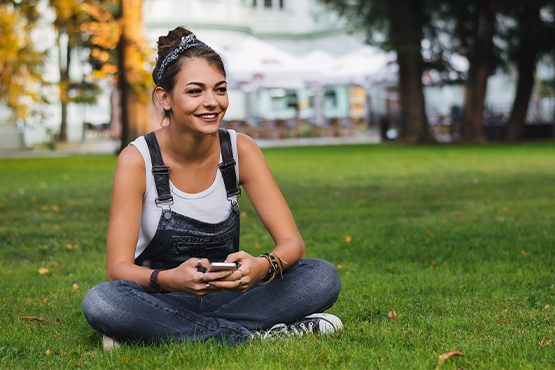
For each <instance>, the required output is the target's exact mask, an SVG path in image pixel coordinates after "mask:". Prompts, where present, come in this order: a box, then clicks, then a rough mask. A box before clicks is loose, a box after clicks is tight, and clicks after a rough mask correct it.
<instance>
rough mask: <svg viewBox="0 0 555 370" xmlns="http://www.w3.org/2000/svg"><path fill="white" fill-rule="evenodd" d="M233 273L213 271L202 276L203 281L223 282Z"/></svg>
mask: <svg viewBox="0 0 555 370" xmlns="http://www.w3.org/2000/svg"><path fill="white" fill-rule="evenodd" d="M232 273H234V271H215V272H207V273H205V274H204V280H206V281H209V280H210V281H214V280H224V279H226V278H227V277H228V276H230V275H231V274H232Z"/></svg>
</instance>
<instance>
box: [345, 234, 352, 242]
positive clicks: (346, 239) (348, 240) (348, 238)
mask: <svg viewBox="0 0 555 370" xmlns="http://www.w3.org/2000/svg"><path fill="white" fill-rule="evenodd" d="M351 240H352V239H351V236H350V235H345V241H346V242H347V243H350V242H351Z"/></svg>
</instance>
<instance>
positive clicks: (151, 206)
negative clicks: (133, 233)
mask: <svg viewBox="0 0 555 370" xmlns="http://www.w3.org/2000/svg"><path fill="white" fill-rule="evenodd" d="M228 131H229V136H230V139H231V147H232V149H233V159H234V160H235V163H236V164H235V173H236V174H239V158H238V155H237V132H235V131H233V130H228ZM130 145H133V146H134V147H136V148H137V149H138V150H139V152H141V155H142V156H143V159H144V161H145V177H146V191H145V194H144V195H143V211H142V215H141V228H140V230H139V239H138V240H137V247H136V248H135V258H137V257H138V256H139V255H140V254H141V253H142V252H143V251H144V250H145V248H146V246H147V245H148V243H150V241H151V240H152V238H153V237H154V234H155V233H156V229H157V227H158V221H159V220H160V215H161V213H162V209H161V208H160V207H158V206H156V203H155V199H156V197H157V196H158V193H157V191H156V185H155V184H154V177H153V176H152V161H151V159H150V153H149V151H148V145H147V143H146V140H145V138H144V136H141V137H139V138H137V139H135V141H133V142H132V143H131V144H130ZM221 162H222V155H221V153H220V163H221ZM170 172H171V168H170ZM170 191H171V194H172V196H173V202H174V203H173V205H172V206H171V209H172V211H174V212H177V213H180V214H182V215H184V216H187V217H190V218H193V219H196V220H199V221H202V222H206V223H218V222H222V221H224V220H225V219H227V217H228V216H229V212H230V209H231V202H230V201H229V200H228V198H227V192H226V189H225V184H224V179H223V177H222V173H221V171H220V170H219V169H218V171H217V172H216V178H215V179H214V182H213V183H212V185H210V187H208V189H206V190H203V191H201V192H200V193H195V194H191V193H185V192H183V191H181V190H179V189H178V188H176V187H175V186H174V185H173V183H172V182H171V180H170ZM232 198H233V199H235V201H237V200H238V199H237V198H238V197H237V196H234V197H232ZM164 206H165V207H167V206H166V205H164Z"/></svg>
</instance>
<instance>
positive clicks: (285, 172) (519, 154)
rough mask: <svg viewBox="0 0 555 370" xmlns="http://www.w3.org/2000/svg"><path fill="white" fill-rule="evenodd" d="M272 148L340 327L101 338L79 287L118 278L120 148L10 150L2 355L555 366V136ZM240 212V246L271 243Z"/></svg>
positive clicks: (1, 167)
mask: <svg viewBox="0 0 555 370" xmlns="http://www.w3.org/2000/svg"><path fill="white" fill-rule="evenodd" d="M264 152H265V155H266V157H267V159H268V161H269V163H270V165H271V167H272V169H273V171H274V174H275V177H276V179H277V181H278V183H279V185H280V187H281V189H282V191H283V193H284V195H285V197H286V199H287V200H288V202H289V205H290V207H291V209H292V211H293V214H294V215H295V218H296V220H297V223H298V226H299V228H300V230H301V233H302V235H303V237H304V239H305V242H306V245H307V256H309V257H321V258H325V259H327V260H329V261H330V262H332V263H333V264H334V265H335V266H337V267H338V269H339V273H340V275H341V279H342V292H341V295H340V297H339V301H338V303H337V304H336V305H335V306H334V307H332V308H331V309H330V311H329V312H330V313H333V314H336V315H338V316H339V317H341V319H342V320H343V323H344V325H345V330H344V331H343V332H340V333H338V334H333V335H330V336H321V337H305V338H289V339H283V340H277V341H266V342H263V341H256V342H253V343H249V344H246V345H243V346H239V347H234V348H228V347H224V346H222V345H220V344H218V343H216V342H213V341H209V342H205V343H171V344H161V345H152V346H147V345H140V344H138V345H124V346H123V347H122V348H121V349H120V350H118V351H111V352H104V351H103V350H102V346H101V336H100V335H99V334H98V333H96V332H94V331H93V330H92V329H90V328H89V326H88V324H87V323H86V321H85V319H84V318H83V315H82V313H81V302H82V299H83V296H84V295H85V293H86V292H87V290H88V289H89V288H91V287H92V286H93V285H95V284H97V283H99V282H101V281H104V280H105V266H104V240H105V234H106V226H107V221H108V212H109V201H110V191H111V181H112V175H113V169H114V165H115V161H116V158H115V157H114V156H108V155H95V156H74V157H61V158H41V159H4V160H0V178H1V181H0V241H1V248H0V282H1V284H0V304H1V312H0V322H1V324H2V325H1V327H0V367H2V368H26V369H31V368H42V369H46V368H48V369H50V368H87V369H100V368H118V369H136V368H145V369H152V368H158V369H165V368H168V369H288V368H291V369H298V368H330V369H336V368H357V369H368V368H377V369H434V368H436V367H437V366H438V360H439V357H440V356H441V355H442V354H445V353H447V352H450V351H460V352H462V353H463V354H464V357H463V356H453V357H450V358H448V359H446V360H445V361H443V363H442V364H441V366H440V368H441V369H460V368H464V369H540V368H543V369H555V144H554V143H537V144H524V145H514V146H513V145H488V146H435V147H403V146H389V145H353V146H328V147H301V148H275V149H267V150H265V151H264ZM241 211H242V216H243V218H242V226H241V228H242V236H241V243H242V248H243V249H245V250H246V251H248V252H250V253H252V254H260V253H261V252H263V251H268V250H270V249H271V239H270V237H269V236H268V235H267V234H266V233H265V231H264V229H263V227H262V225H261V223H260V222H259V221H258V219H257V218H256V215H255V213H254V211H253V209H252V207H251V205H250V203H249V201H248V198H247V197H246V196H243V197H242V199H241ZM307 289H310V287H307ZM392 311H395V313H396V320H395V318H394V317H393V318H390V314H389V313H390V312H392ZM25 317H30V318H34V320H33V321H26V320H24V319H23V318H25ZM37 319H41V320H40V321H38V320H37Z"/></svg>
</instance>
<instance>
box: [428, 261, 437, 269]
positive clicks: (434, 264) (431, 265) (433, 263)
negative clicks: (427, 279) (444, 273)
mask: <svg viewBox="0 0 555 370" xmlns="http://www.w3.org/2000/svg"><path fill="white" fill-rule="evenodd" d="M436 265H437V262H436V261H432V263H431V264H430V268H431V269H433V268H434V267H436Z"/></svg>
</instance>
